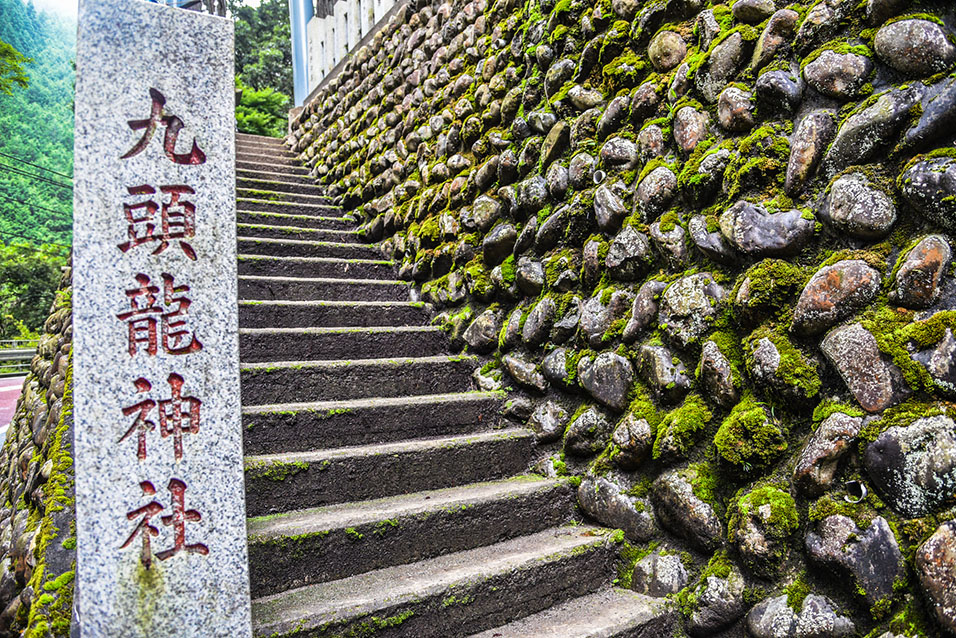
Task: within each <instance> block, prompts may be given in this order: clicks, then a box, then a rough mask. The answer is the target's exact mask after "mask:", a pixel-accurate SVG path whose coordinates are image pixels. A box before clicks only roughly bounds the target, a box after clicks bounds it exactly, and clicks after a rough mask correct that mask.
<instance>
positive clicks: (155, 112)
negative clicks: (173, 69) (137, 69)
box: [120, 89, 206, 164]
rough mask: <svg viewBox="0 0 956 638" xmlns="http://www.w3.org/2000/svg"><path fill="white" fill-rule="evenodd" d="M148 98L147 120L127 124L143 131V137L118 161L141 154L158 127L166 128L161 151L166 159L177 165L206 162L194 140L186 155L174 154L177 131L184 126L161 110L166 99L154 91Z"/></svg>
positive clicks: (151, 90)
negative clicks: (149, 104)
mask: <svg viewBox="0 0 956 638" xmlns="http://www.w3.org/2000/svg"><path fill="white" fill-rule="evenodd" d="M149 97H150V98H151V100H152V107H151V108H150V113H149V118H147V119H145V120H129V121H128V122H127V123H128V124H129V127H130V128H131V129H133V130H134V131H143V136H142V137H141V138H140V139H139V141H138V142H136V144H135V145H134V146H133V148H131V149H130V150H129V151H127V152H126V154H125V155H122V156H121V157H120V159H128V158H130V157H133V156H134V155H138V154H139V153H142V152H143V151H144V150H145V149H146V147H147V146H148V145H149V141H150V140H151V139H152V138H153V134H154V133H155V132H156V128H157V127H158V126H164V127H166V134H165V136H164V137H163V151H164V152H165V153H166V157H168V158H169V159H171V160H172V161H174V162H176V163H177V164H202V163H204V162H205V161H206V154H205V153H203V152H202V150H200V148H199V145H198V144H197V143H196V140H195V139H194V140H193V147H192V150H190V151H189V152H188V153H177V152H176V140H177V139H178V138H179V131H181V130H182V128H183V126H185V124H184V123H183V121H182V119H181V118H180V117H179V116H177V115H170V114H168V113H166V112H165V109H164V108H163V107H164V106H166V98H165V96H163V94H162V93H160V92H159V91H157V90H156V89H150V90H149Z"/></svg>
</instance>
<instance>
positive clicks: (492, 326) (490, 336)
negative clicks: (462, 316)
mask: <svg viewBox="0 0 956 638" xmlns="http://www.w3.org/2000/svg"><path fill="white" fill-rule="evenodd" d="M499 330H500V328H499V324H498V315H497V314H496V313H495V312H494V311H492V310H485V311H484V312H483V313H481V314H480V315H478V316H477V317H476V318H475V320H474V321H472V322H471V325H470V326H468V329H467V330H465V333H464V334H463V335H462V338H463V339H464V340H465V343H467V344H468V347H469V348H470V349H472V350H474V351H475V352H490V351H491V349H492V348H494V346H496V345H498V331H499Z"/></svg>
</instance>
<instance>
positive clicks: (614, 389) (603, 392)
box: [578, 352, 634, 411]
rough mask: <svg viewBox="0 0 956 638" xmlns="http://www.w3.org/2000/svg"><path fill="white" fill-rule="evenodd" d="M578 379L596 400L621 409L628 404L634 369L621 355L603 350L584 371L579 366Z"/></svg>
mask: <svg viewBox="0 0 956 638" xmlns="http://www.w3.org/2000/svg"><path fill="white" fill-rule="evenodd" d="M578 381H579V383H580V384H581V387H583V388H584V389H585V390H587V391H588V393H589V394H590V395H591V396H592V397H594V399H595V400H597V401H599V402H600V403H602V404H604V405H606V406H608V407H609V408H613V409H615V410H619V411H620V410H623V409H624V408H626V407H627V405H628V401H629V395H630V392H631V386H632V385H633V384H634V369H633V368H632V367H631V362H630V361H628V360H627V359H625V358H624V357H622V356H621V355H619V354H615V353H613V352H602V353H601V354H599V355H598V356H597V357H596V358H595V359H594V360H593V361H592V362H591V363H590V364H589V365H587V366H586V367H585V368H584V370H583V371H580V368H579V373H578Z"/></svg>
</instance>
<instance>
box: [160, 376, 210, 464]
mask: <svg viewBox="0 0 956 638" xmlns="http://www.w3.org/2000/svg"><path fill="white" fill-rule="evenodd" d="M168 381H169V387H170V389H171V391H172V396H171V397H170V398H169V399H163V400H162V401H160V402H159V432H160V434H161V435H162V436H163V438H164V439H165V438H166V437H168V436H171V437H173V450H174V452H175V455H176V460H177V461H179V460H181V459H182V458H183V433H188V434H197V433H198V432H199V408H200V406H202V401H200V400H199V399H197V398H196V397H184V396H183V395H182V389H183V383H184V381H183V378H182V377H181V376H179V375H178V374H176V373H173V374H171V375H169V379H168Z"/></svg>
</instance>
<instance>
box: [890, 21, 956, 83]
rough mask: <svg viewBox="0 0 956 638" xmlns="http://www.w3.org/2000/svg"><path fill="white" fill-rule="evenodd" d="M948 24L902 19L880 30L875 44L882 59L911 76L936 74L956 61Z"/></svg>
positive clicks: (955, 51) (954, 47)
mask: <svg viewBox="0 0 956 638" xmlns="http://www.w3.org/2000/svg"><path fill="white" fill-rule="evenodd" d="M950 37H951V34H950V33H949V31H948V30H947V29H946V27H944V26H941V25H939V24H936V23H935V22H930V21H929V20H919V19H911V20H900V21H898V22H893V23H892V24H887V25H886V26H884V27H882V28H881V29H880V30H879V31H877V32H876V37H875V38H873V48H874V49H875V50H876V54H877V55H878V56H880V59H881V60H883V61H884V62H886V63H887V64H889V65H890V66H891V67H893V68H894V69H896V70H897V71H900V72H902V73H905V74H907V75H911V76H924V75H933V74H934V73H940V72H942V71H945V70H947V69H948V68H949V67H950V66H952V64H953V62H954V61H956V46H954V45H953V43H952V42H950V40H949V38H950Z"/></svg>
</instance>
